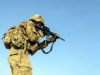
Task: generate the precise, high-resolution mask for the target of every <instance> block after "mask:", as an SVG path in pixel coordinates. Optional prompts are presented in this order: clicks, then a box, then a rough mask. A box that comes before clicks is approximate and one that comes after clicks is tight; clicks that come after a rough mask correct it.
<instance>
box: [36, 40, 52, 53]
mask: <svg viewBox="0 0 100 75" xmlns="http://www.w3.org/2000/svg"><path fill="white" fill-rule="evenodd" d="M38 45H39V46H40V48H41V50H42V52H43V53H44V54H48V53H50V52H51V51H52V48H53V45H54V42H53V43H52V45H51V48H50V50H49V51H48V52H45V50H43V48H42V47H41V45H40V44H39V43H38Z"/></svg>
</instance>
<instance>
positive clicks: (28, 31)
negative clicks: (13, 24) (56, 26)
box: [8, 14, 59, 75]
mask: <svg viewBox="0 0 100 75" xmlns="http://www.w3.org/2000/svg"><path fill="white" fill-rule="evenodd" d="M43 25H45V21H44V18H43V17H42V16H40V15H39V14H35V15H33V16H32V17H31V18H30V19H29V20H26V21H23V22H22V23H20V24H19V28H20V31H19V33H20V34H19V33H18V34H16V33H15V34H14V37H12V38H11V41H12V42H11V44H10V50H9V56H8V61H9V64H10V67H11V72H12V75H32V66H31V63H30V60H29V58H28V55H29V54H31V55H34V54H35V53H36V52H37V51H38V50H40V49H41V48H40V46H39V45H41V47H42V48H45V47H47V46H48V44H49V43H51V42H55V41H56V39H57V38H56V37H58V36H59V35H57V34H55V36H54V37H51V38H50V41H47V40H44V41H43V42H41V43H40V42H39V40H40V39H41V38H42V37H44V36H45V35H44V33H43V32H42V31H39V30H37V29H36V28H35V26H38V27H41V26H43Z"/></svg>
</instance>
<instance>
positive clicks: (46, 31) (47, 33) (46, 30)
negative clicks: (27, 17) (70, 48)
mask: <svg viewBox="0 0 100 75" xmlns="http://www.w3.org/2000/svg"><path fill="white" fill-rule="evenodd" d="M35 27H36V29H37V30H41V31H42V32H43V33H44V35H46V36H50V35H51V36H55V33H53V32H51V31H50V28H48V27H46V26H42V27H38V26H35ZM56 38H57V39H61V40H63V41H65V40H64V39H63V38H61V37H59V36H56ZM53 44H54V42H53V43H52V46H51V49H50V51H48V52H45V51H44V50H43V48H42V47H41V45H40V44H39V43H38V45H39V46H40V48H41V49H42V52H43V53H44V54H48V53H50V52H51V51H52V48H53Z"/></svg>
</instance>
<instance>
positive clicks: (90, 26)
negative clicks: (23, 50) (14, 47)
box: [0, 0, 100, 75]
mask: <svg viewBox="0 0 100 75" xmlns="http://www.w3.org/2000/svg"><path fill="white" fill-rule="evenodd" d="M37 13H38V14H40V15H42V16H43V17H44V18H45V20H46V26H48V27H49V28H50V29H51V31H53V32H56V33H59V34H60V36H61V37H62V38H64V39H65V40H66V41H65V42H63V41H61V40H57V41H56V43H55V44H54V48H53V51H52V52H51V53H50V54H48V55H45V54H43V53H42V51H38V52H37V53H36V54H35V55H34V56H29V57H30V60H31V63H32V66H33V68H34V69H33V75H100V0H1V1H0V18H1V20H0V26H1V27H0V38H2V37H3V34H4V33H5V32H6V31H7V30H8V28H9V27H10V26H13V25H18V24H19V23H20V22H22V21H24V20H28V19H29V18H30V17H31V16H32V15H34V14H37ZM44 39H45V38H44ZM49 48H50V45H49V46H48V47H47V48H46V49H45V50H46V51H49ZM8 53H9V50H7V49H6V48H5V47H4V44H3V40H1V42H0V75H10V67H9V64H8V60H7V57H8Z"/></svg>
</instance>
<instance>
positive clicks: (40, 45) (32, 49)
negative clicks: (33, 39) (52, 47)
mask: <svg viewBox="0 0 100 75" xmlns="http://www.w3.org/2000/svg"><path fill="white" fill-rule="evenodd" d="M48 44H49V43H48V41H46V40H44V41H43V42H41V43H35V44H31V45H30V47H29V50H30V54H32V55H33V54H35V53H36V52H37V51H38V50H40V49H41V48H42V49H44V48H46V47H47V46H48Z"/></svg>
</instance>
